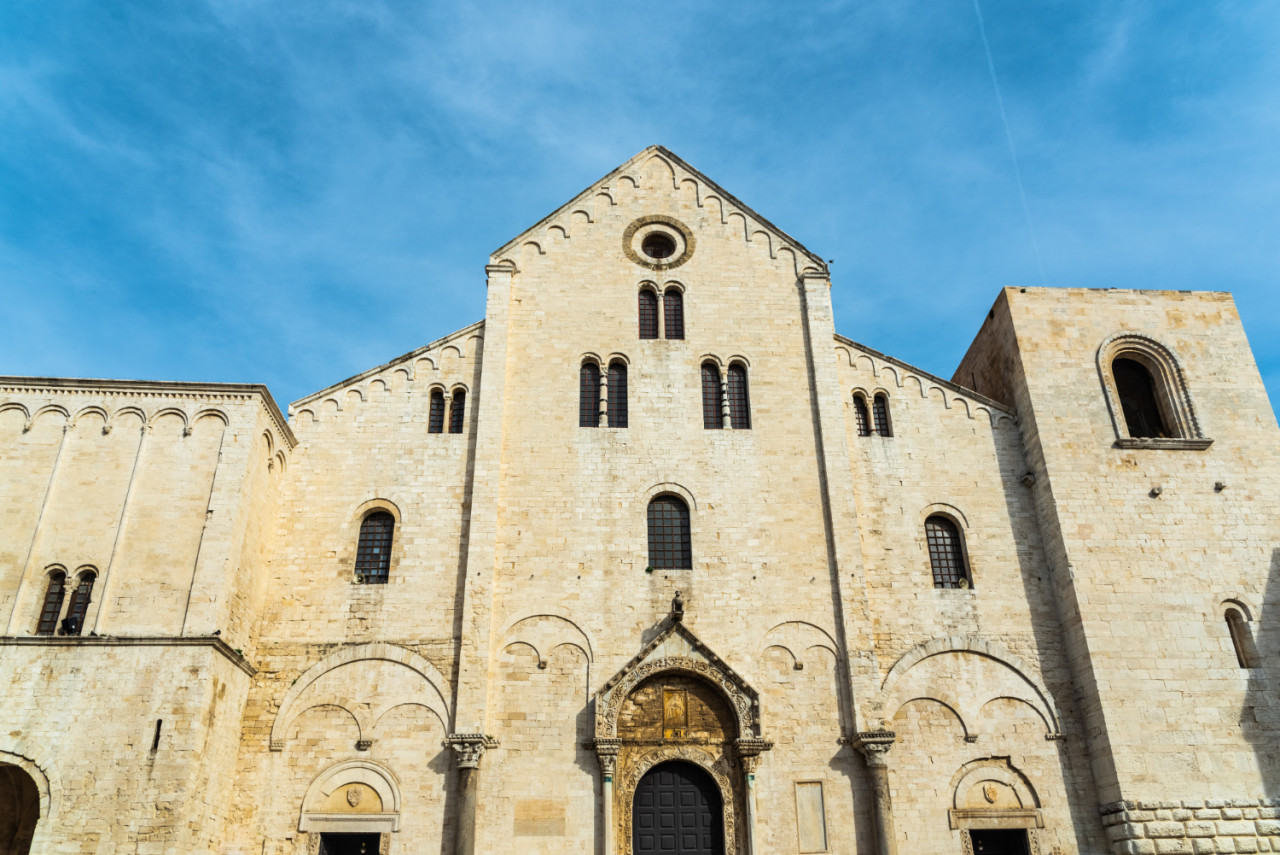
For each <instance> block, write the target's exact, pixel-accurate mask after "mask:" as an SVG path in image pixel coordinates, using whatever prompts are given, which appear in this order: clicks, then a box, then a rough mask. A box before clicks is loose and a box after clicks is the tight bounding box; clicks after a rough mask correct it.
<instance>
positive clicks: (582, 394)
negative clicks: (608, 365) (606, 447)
mask: <svg viewBox="0 0 1280 855" xmlns="http://www.w3.org/2000/svg"><path fill="white" fill-rule="evenodd" d="M578 427H600V366H599V365H596V364H595V363H594V362H584V363H582V369H581V370H580V371H579V372H578Z"/></svg>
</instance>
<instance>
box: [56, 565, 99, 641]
mask: <svg viewBox="0 0 1280 855" xmlns="http://www.w3.org/2000/svg"><path fill="white" fill-rule="evenodd" d="M97 578H98V574H96V573H94V572H93V571H92V570H86V571H85V572H83V573H81V574H80V580H79V583H78V584H77V585H76V591H75V593H74V594H72V595H71V608H69V609H67V616H66V617H65V618H63V620H62V634H63V635H79V634H80V633H81V631H82V630H83V629H84V618H85V615H86V614H88V612H89V600H90V597H91V596H92V595H93V583H94V580H96V579H97Z"/></svg>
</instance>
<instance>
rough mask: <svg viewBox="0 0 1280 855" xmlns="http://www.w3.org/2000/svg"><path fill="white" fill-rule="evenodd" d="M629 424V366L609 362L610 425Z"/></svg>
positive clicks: (622, 426) (617, 426)
mask: <svg viewBox="0 0 1280 855" xmlns="http://www.w3.org/2000/svg"><path fill="white" fill-rule="evenodd" d="M626 426H627V366H626V364H625V363H623V362H611V363H609V427H615V428H624V427H626Z"/></svg>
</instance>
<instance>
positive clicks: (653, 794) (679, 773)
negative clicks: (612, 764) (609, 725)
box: [631, 761, 724, 855]
mask: <svg viewBox="0 0 1280 855" xmlns="http://www.w3.org/2000/svg"><path fill="white" fill-rule="evenodd" d="M723 810H724V805H723V802H722V800H721V797H720V788H719V787H718V786H717V785H716V782H715V780H714V779H713V778H712V777H711V775H709V774H707V772H706V771H705V770H703V769H701V768H699V767H698V766H696V765H695V764H693V763H687V762H683V761H673V762H668V763H659V764H658V765H657V766H654V767H653V768H652V769H650V770H649V771H648V772H646V773H645V775H644V777H643V778H641V779H640V782H639V783H638V784H637V785H636V794H635V804H634V807H633V808H632V826H631V828H632V832H631V852H632V855H724V825H723V822H722V817H723Z"/></svg>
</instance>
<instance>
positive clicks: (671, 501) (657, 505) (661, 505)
mask: <svg viewBox="0 0 1280 855" xmlns="http://www.w3.org/2000/svg"><path fill="white" fill-rule="evenodd" d="M649 566H650V567H653V568H654V569H658V570H661V569H671V570H687V569H689V568H691V567H693V550H692V547H691V545H690V542H689V506H688V505H686V504H685V503H684V501H683V500H682V499H680V498H679V497H677V496H658V497H657V498H656V499H654V500H653V501H651V502H649Z"/></svg>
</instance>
